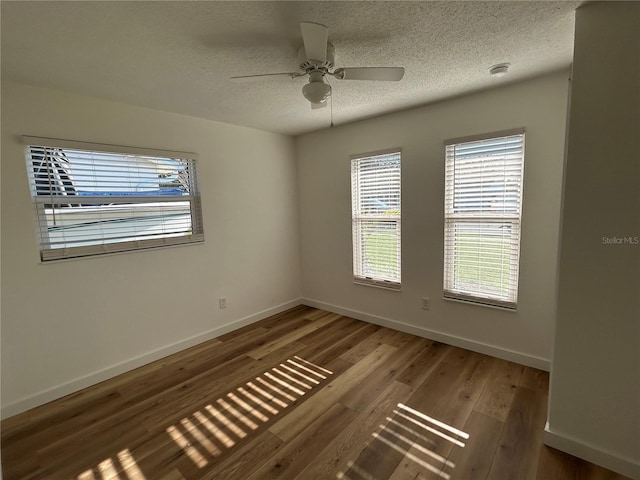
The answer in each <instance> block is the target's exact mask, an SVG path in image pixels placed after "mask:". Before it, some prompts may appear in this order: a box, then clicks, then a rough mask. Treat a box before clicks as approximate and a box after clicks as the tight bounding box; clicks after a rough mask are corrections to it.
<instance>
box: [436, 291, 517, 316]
mask: <svg viewBox="0 0 640 480" xmlns="http://www.w3.org/2000/svg"><path fill="white" fill-rule="evenodd" d="M442 298H443V299H444V300H448V301H450V302H457V303H464V304H465V305H473V306H478V307H487V308H495V309H497V310H502V311H505V312H512V313H515V312H517V310H518V306H517V305H514V306H513V307H511V306H507V305H500V304H497V303H492V302H491V300H490V299H486V300H483V299H481V298H478V299H472V298H463V297H448V296H446V295H444V296H443V297H442Z"/></svg>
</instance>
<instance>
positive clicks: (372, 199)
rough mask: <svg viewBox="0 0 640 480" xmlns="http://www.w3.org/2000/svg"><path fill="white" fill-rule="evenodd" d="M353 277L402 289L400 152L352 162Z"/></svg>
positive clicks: (369, 283) (362, 158)
mask: <svg viewBox="0 0 640 480" xmlns="http://www.w3.org/2000/svg"><path fill="white" fill-rule="evenodd" d="M351 210H352V229H353V277H354V281H355V282H356V283H363V284H367V285H376V286H381V287H387V288H394V289H399V288H400V152H399V151H397V150H396V151H394V152H391V153H382V154H376V155H370V156H358V157H356V158H352V159H351Z"/></svg>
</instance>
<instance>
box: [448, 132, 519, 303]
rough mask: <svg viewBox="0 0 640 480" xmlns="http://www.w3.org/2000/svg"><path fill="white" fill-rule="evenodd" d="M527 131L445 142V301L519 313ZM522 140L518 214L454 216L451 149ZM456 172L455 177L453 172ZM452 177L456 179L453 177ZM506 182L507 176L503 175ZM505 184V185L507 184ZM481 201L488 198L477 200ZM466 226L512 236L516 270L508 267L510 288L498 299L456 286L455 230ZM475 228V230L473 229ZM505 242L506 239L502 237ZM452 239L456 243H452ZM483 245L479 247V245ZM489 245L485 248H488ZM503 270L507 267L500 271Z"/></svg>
mask: <svg viewBox="0 0 640 480" xmlns="http://www.w3.org/2000/svg"><path fill="white" fill-rule="evenodd" d="M525 134H526V132H525V129H524V128H515V129H510V130H502V131H497V132H490V133H485V134H481V135H473V136H467V137H460V138H453V139H449V140H445V141H444V149H445V194H444V228H443V230H444V251H443V254H444V255H443V257H444V258H443V260H444V261H443V263H444V269H443V297H444V299H446V300H455V301H462V302H465V303H471V304H477V305H482V306H488V307H497V308H502V309H507V310H510V311H515V310H517V306H518V288H519V277H520V249H521V241H522V235H521V233H522V206H523V198H524V162H525V136H526V135H525ZM516 136H519V137H521V139H520V142H521V149H520V156H519V157H518V161H519V180H518V181H519V184H518V188H519V190H518V196H517V212H515V213H512V214H507V213H504V214H502V215H498V214H490V215H489V214H477V213H476V214H466V215H465V214H460V213H456V212H455V210H454V209H455V207H454V195H455V183H454V182H455V165H454V167H453V169H452V168H451V167H450V161H453V162H455V151H454V154H453V155H450V154H449V149H450V148H451V147H453V148H454V149H455V147H456V146H459V145H464V144H470V143H475V142H482V141H487V140H499V139H502V138H508V137H516ZM452 170H453V171H454V173H453V174H451V173H450V172H452ZM451 175H453V177H454V178H452V177H451ZM503 178H506V175H505V174H504V171H503ZM505 182H506V181H505ZM505 194H506V189H505V190H503V199H504V195H505ZM476 198H482V199H483V200H484V198H485V197H480V196H478V197H476ZM464 223H466V224H467V225H468V226H469V225H470V226H471V228H475V229H482V226H484V227H485V228H486V227H488V228H487V230H488V229H490V228H491V227H493V228H494V229H495V228H496V226H497V227H499V228H503V227H500V226H501V225H503V226H504V225H505V224H508V225H509V234H510V235H509V236H510V237H511V241H510V242H507V245H509V247H510V250H509V258H511V262H513V263H514V264H515V267H512V266H511V265H510V266H509V276H508V279H509V282H510V283H509V285H508V287H507V290H508V292H507V294H506V295H497V294H493V293H492V292H488V291H487V289H486V288H485V289H484V291H483V289H482V288H478V289H477V290H475V291H473V290H472V289H469V288H466V289H465V288H460V284H459V283H456V278H455V265H456V250H455V246H454V245H451V242H452V241H455V238H456V237H455V235H456V230H455V229H456V227H457V226H458V225H462V224H464ZM473 225H475V226H473ZM502 236H503V238H508V237H505V235H504V234H502ZM452 239H453V240H452ZM478 245H480V244H478ZM485 245H486V244H485ZM501 268H504V267H501Z"/></svg>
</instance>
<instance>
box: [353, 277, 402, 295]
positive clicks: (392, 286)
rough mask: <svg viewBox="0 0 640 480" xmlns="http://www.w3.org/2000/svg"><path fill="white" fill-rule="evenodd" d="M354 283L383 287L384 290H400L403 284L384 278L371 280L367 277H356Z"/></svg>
mask: <svg viewBox="0 0 640 480" xmlns="http://www.w3.org/2000/svg"><path fill="white" fill-rule="evenodd" d="M353 283H354V284H355V285H362V286H363V287H375V288H382V289H384V290H393V291H396V292H399V291H400V287H401V284H400V283H397V282H385V281H384V280H369V279H366V278H354V279H353Z"/></svg>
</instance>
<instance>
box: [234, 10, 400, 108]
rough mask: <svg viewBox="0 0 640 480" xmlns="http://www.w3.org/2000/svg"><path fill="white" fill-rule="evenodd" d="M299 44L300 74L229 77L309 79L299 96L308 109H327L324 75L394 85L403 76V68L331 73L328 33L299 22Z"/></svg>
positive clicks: (332, 56) (346, 69)
mask: <svg viewBox="0 0 640 480" xmlns="http://www.w3.org/2000/svg"><path fill="white" fill-rule="evenodd" d="M300 30H301V31H302V42H303V44H302V45H301V46H300V48H299V49H298V60H299V61H300V71H298V72H284V73H264V74H259V75H242V76H237V77H231V79H232V80H242V79H249V78H256V77H271V76H279V75H280V76H288V77H289V78H296V77H303V76H305V75H308V76H309V83H307V84H305V85H304V87H302V95H304V97H305V98H306V99H307V100H309V102H310V103H311V108H323V107H326V106H327V99H328V98H329V96H330V95H331V85H329V83H327V81H326V80H325V77H326V76H327V75H329V76H331V77H334V78H336V79H338V80H387V81H398V80H401V79H402V77H403V76H404V67H344V68H336V69H335V70H334V64H333V62H334V59H335V48H334V47H333V45H332V44H330V43H329V41H328V40H329V29H328V28H327V27H325V26H324V25H321V24H319V23H313V22H302V23H301V24H300Z"/></svg>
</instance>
